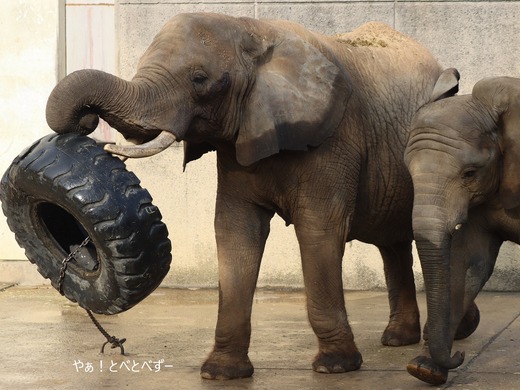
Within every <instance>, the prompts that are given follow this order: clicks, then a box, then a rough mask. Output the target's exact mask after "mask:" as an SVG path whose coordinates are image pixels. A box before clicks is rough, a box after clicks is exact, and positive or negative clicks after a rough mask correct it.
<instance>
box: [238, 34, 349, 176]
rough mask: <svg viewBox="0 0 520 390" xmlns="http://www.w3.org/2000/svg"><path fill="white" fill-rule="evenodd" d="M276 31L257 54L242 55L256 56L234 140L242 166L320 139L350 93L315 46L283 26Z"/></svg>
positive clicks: (343, 77)
mask: <svg viewBox="0 0 520 390" xmlns="http://www.w3.org/2000/svg"><path fill="white" fill-rule="evenodd" d="M274 35H275V36H274V38H273V41H272V42H271V43H267V44H266V45H264V50H263V52H262V53H261V57H260V56H258V55H259V51H258V50H256V51H249V52H247V53H245V54H244V55H246V56H248V55H252V54H253V52H254V55H256V56H258V57H257V58H256V59H255V60H254V61H253V62H254V63H255V67H256V70H254V71H253V72H255V74H254V78H255V79H256V80H255V83H254V86H253V89H252V91H251V94H250V96H249V97H248V99H247V103H246V106H245V107H244V111H243V115H242V119H241V123H240V129H239V133H238V138H237V140H236V154H237V161H238V162H239V163H240V164H241V165H243V166H247V165H250V164H253V163H254V162H256V161H258V160H260V159H262V158H265V157H268V156H270V155H273V154H276V153H278V152H279V151H280V150H307V149H308V147H309V146H318V145H319V144H321V143H322V142H323V141H324V140H325V139H326V138H327V137H329V136H331V135H332V134H333V132H334V131H335V130H336V128H337V127H338V125H339V123H340V122H341V120H342V118H343V114H344V111H345V108H346V101H347V99H348V97H349V96H350V92H351V91H350V89H349V88H350V86H349V84H348V81H347V76H346V73H345V71H344V70H343V69H341V68H340V67H338V66H337V65H335V64H334V63H333V62H331V61H330V60H329V59H327V57H326V56H325V55H324V54H323V53H322V52H320V51H319V50H318V49H316V47H314V46H313V45H311V44H310V43H308V42H306V41H305V40H303V39H302V38H300V37H299V36H298V35H296V34H294V33H290V32H289V31H286V30H281V31H280V35H279V36H278V35H277V34H276V33H275V34H274Z"/></svg>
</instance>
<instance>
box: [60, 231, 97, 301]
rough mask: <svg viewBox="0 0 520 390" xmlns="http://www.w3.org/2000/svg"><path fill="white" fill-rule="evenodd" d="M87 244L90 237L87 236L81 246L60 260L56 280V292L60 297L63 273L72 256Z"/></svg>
mask: <svg viewBox="0 0 520 390" xmlns="http://www.w3.org/2000/svg"><path fill="white" fill-rule="evenodd" d="M89 242H90V237H89V236H87V238H85V239H84V240H83V242H82V243H81V244H79V246H78V247H77V248H76V249H74V250H73V251H72V252H70V253H69V254H68V255H67V257H65V258H64V259H63V260H62V262H61V269H60V274H59V278H58V291H59V292H60V294H61V295H63V280H64V279H65V271H66V270H67V265H68V264H69V261H71V260H72V259H73V258H74V256H76V255H77V254H78V252H79V251H80V250H81V248H83V247H85V246H87V245H88V243H89Z"/></svg>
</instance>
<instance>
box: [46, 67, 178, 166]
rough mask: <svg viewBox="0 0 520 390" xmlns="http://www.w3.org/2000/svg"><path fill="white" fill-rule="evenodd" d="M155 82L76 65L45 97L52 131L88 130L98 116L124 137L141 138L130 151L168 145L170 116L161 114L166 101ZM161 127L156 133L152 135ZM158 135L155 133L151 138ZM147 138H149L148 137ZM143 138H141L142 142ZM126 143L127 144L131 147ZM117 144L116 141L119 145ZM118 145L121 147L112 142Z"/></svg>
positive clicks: (171, 137)
mask: <svg viewBox="0 0 520 390" xmlns="http://www.w3.org/2000/svg"><path fill="white" fill-rule="evenodd" d="M164 96H165V94H162V93H161V92H160V91H159V90H158V88H157V87H151V86H149V85H147V84H145V83H143V82H135V81H132V82H130V81H126V80H123V79H120V78H119V77H116V76H114V75H111V74H109V73H105V72H102V71H99V70H93V69H84V70H80V71H76V72H74V73H71V74H70V75H68V76H66V77H65V78H64V79H63V80H61V81H60V82H59V83H58V84H57V85H56V87H55V88H54V90H53V91H52V92H51V94H50V96H49V99H48V100H47V108H46V117H47V123H48V125H49V126H50V127H51V129H53V130H54V131H55V132H57V133H69V132H77V133H80V134H90V133H91V132H92V131H94V130H95V129H96V127H97V125H98V122H99V117H101V118H103V119H104V120H105V121H107V122H108V124H110V126H112V127H114V128H115V129H116V130H117V131H119V132H120V133H121V134H123V136H125V138H130V139H132V140H134V141H136V142H137V143H140V144H142V145H140V146H139V147H135V146H132V147H133V148H136V153H135V155H133V154H132V153H129V152H128V151H127V150H126V149H124V152H125V153H126V155H128V154H132V155H131V157H145V156H147V155H152V154H155V153H158V152H160V151H161V150H163V149H165V148H166V147H168V146H169V145H171V144H172V143H173V142H174V141H175V140H176V137H175V136H174V135H173V133H171V132H170V131H168V130H171V128H170V124H169V120H167V119H169V118H164V117H161V115H160V114H163V113H164V112H165V111H167V110H164V106H167V105H169V101H168V99H165V98H164ZM160 133H167V134H161V137H157V136H158V135H159V134H160ZM154 138H157V139H154ZM148 141H150V142H148ZM143 142H144V144H143ZM132 147H129V148H132ZM120 149H121V147H120ZM117 151H120V150H119V149H117V148H116V153H117Z"/></svg>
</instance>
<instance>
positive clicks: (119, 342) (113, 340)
mask: <svg viewBox="0 0 520 390" xmlns="http://www.w3.org/2000/svg"><path fill="white" fill-rule="evenodd" d="M89 242H90V237H89V236H87V238H85V239H84V240H83V241H82V243H81V244H80V245H79V246H78V247H77V248H76V249H74V250H73V251H72V252H70V253H69V254H68V255H67V256H66V257H65V258H64V259H63V260H62V262H61V269H60V273H59V277H58V291H59V292H60V294H61V295H64V294H63V288H62V287H63V280H64V279H65V271H66V270H67V265H68V264H69V262H70V261H71V260H72V259H73V258H74V256H76V254H77V253H78V252H79V251H80V250H81V248H83V247H85V246H87V245H88V243H89ZM85 311H86V312H87V315H88V316H89V318H90V319H91V320H92V322H93V323H94V325H95V326H96V328H97V329H98V330H99V332H100V333H101V334H102V335H103V336H105V338H106V339H107V341H106V342H105V343H103V345H102V346H101V353H105V346H106V345H107V344H110V347H111V348H117V347H119V348H120V350H121V355H124V354H125V349H124V347H123V343H124V342H125V341H126V339H125V338H123V339H118V338H117V337H115V336H110V335H109V334H108V332H107V331H106V330H105V329H104V328H103V327H102V326H101V324H100V323H99V322H98V320H96V318H95V317H94V315H93V314H92V312H91V311H90V310H88V309H85Z"/></svg>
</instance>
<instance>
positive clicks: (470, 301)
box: [406, 222, 503, 385]
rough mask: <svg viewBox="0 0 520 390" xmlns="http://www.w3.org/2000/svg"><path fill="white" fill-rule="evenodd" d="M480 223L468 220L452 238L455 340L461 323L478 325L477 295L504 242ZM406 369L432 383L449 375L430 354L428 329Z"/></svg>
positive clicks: (471, 326) (470, 326)
mask: <svg viewBox="0 0 520 390" xmlns="http://www.w3.org/2000/svg"><path fill="white" fill-rule="evenodd" d="M480 226H481V224H480V223H470V222H468V223H467V224H466V225H465V226H464V228H463V229H461V231H460V233H458V234H457V235H456V236H454V238H453V241H452V247H451V259H452V269H451V274H452V275H451V290H452V291H451V297H446V299H450V301H451V316H450V317H451V318H449V319H446V321H449V323H450V329H451V334H452V340H453V339H455V337H456V335H457V333H459V332H460V331H461V327H463V328H464V327H466V329H465V331H466V332H468V331H471V333H472V332H473V331H474V330H475V329H476V327H477V325H478V321H479V320H480V313H479V310H478V308H477V306H476V304H475V298H476V296H477V294H478V293H479V292H480V290H481V289H482V287H483V286H484V284H485V283H486V282H487V281H488V279H489V277H490V276H491V273H492V272H493V268H494V266H495V262H496V259H497V256H498V252H499V250H500V246H501V245H502V242H503V240H502V239H501V238H500V237H498V236H496V235H493V234H491V233H490V232H489V231H486V230H485V229H482V228H481V227H480ZM466 322H467V323H466ZM468 336H469V334H468ZM450 348H451V344H450ZM406 369H407V371H408V373H409V374H411V375H413V376H415V377H416V378H418V379H420V380H422V381H424V382H427V383H429V384H432V385H441V384H443V383H446V381H447V379H448V369H447V368H445V367H440V366H439V365H437V364H436V363H435V362H434V361H433V359H432V358H431V357H430V352H429V348H428V335H427V332H426V334H425V343H424V348H423V351H422V353H421V354H420V355H419V356H417V357H415V358H414V359H412V360H411V361H410V362H409V363H408V364H407V366H406Z"/></svg>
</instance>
